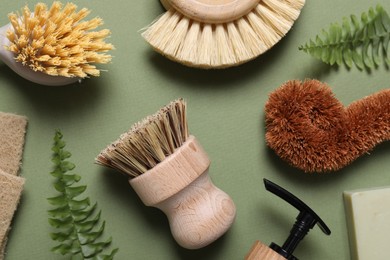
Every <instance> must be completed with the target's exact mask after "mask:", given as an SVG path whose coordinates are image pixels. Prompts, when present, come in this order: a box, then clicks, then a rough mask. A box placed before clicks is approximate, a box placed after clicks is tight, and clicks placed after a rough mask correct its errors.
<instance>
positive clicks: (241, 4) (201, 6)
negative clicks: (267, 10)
mask: <svg viewBox="0 0 390 260" xmlns="http://www.w3.org/2000/svg"><path fill="white" fill-rule="evenodd" d="M259 2H260V1H259V0H217V1H212V0H169V3H170V4H171V6H172V7H173V8H175V9H176V10H177V11H178V12H179V13H181V14H183V15H184V16H186V17H189V18H191V19H193V20H195V21H198V22H204V23H212V24H219V23H226V22H231V21H234V20H237V19H239V18H241V17H243V16H244V15H246V14H248V13H249V12H250V11H252V10H253V9H254V8H255V7H256V6H257V5H258V4H259Z"/></svg>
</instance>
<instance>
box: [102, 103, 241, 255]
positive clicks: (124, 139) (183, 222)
mask: <svg viewBox="0 0 390 260" xmlns="http://www.w3.org/2000/svg"><path fill="white" fill-rule="evenodd" d="M96 163H98V164H100V165H104V166H108V167H111V168H114V169H116V170H119V171H120V172H122V173H124V174H126V175H127V176H128V177H129V182H130V185H131V186H132V187H133V188H134V190H135V191H136V193H137V194H138V196H139V197H140V198H141V200H142V201H143V203H144V204H145V205H147V206H153V207H156V208H159V209H160V210H162V211H163V212H164V213H165V214H166V215H167V217H168V219H169V224H170V227H171V232H172V235H173V237H174V238H175V240H176V241H177V242H178V244H180V245H181V246H183V247H185V248H188V249H197V248H201V247H204V246H206V245H208V244H210V243H212V242H213V241H215V240H216V239H217V238H219V237H220V236H221V235H223V234H224V233H225V232H226V231H227V230H228V229H229V228H230V226H231V225H232V223H233V221H234V218H235V213H236V208H235V205H234V203H233V201H232V199H231V198H230V197H229V196H228V195H227V194H226V193H225V192H223V191H222V190H220V189H218V188H217V187H215V186H214V184H213V183H212V182H211V179H210V177H209V174H208V168H209V165H210V160H209V158H208V156H207V154H206V153H205V151H204V150H203V148H202V147H201V145H200V144H199V142H198V141H197V140H196V138H195V137H194V136H192V135H189V133H188V127H187V117H186V104H185V102H184V101H183V100H182V99H179V100H176V101H174V102H171V103H170V104H169V105H167V106H166V107H164V108H162V109H160V110H159V111H158V112H157V113H156V114H154V115H152V116H149V117H147V118H146V119H144V120H143V121H141V122H139V123H137V124H135V125H134V126H133V127H132V128H131V129H130V130H129V131H128V132H126V133H124V134H122V135H121V136H120V138H119V139H118V140H117V141H115V142H113V143H112V144H111V145H109V146H108V147H107V148H106V149H104V150H103V151H102V152H101V153H100V154H99V155H98V156H97V158H96Z"/></svg>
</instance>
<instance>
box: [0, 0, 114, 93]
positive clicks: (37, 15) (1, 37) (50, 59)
mask: <svg viewBox="0 0 390 260" xmlns="http://www.w3.org/2000/svg"><path fill="white" fill-rule="evenodd" d="M76 9H77V6H76V5H74V4H72V3H67V4H66V5H65V6H64V7H63V6H62V4H61V3H60V2H54V3H53V4H52V5H51V7H50V8H48V7H47V6H46V5H45V4H43V3H38V4H37V5H36V6H35V9H34V12H31V11H30V9H29V8H28V7H27V6H25V7H24V8H23V9H22V10H21V14H20V15H19V14H15V13H11V14H9V15H8V17H9V20H10V23H9V24H7V25H5V26H3V27H1V28H0V45H1V47H0V59H1V60H3V61H4V63H6V64H7V65H8V66H9V67H10V68H11V69H12V70H14V71H15V72H16V73H18V74H19V75H20V76H22V77H24V78H26V79H28V80H30V81H32V82H35V83H38V84H42V85H53V86H56V85H67V84H71V83H74V82H76V81H78V80H80V79H83V78H86V77H89V76H99V75H100V71H99V69H97V68H96V66H95V64H97V63H108V62H109V61H110V60H111V55H109V54H107V53H106V52H107V51H109V50H112V49H113V45H112V44H109V43H106V42H105V41H104V40H105V38H106V37H108V36H109V35H110V31H109V30H108V29H103V30H100V31H93V30H94V29H96V28H97V27H98V26H100V25H102V24H103V21H102V19H100V18H94V19H92V20H88V21H83V19H84V18H85V17H86V16H87V15H88V14H89V13H90V11H89V10H87V9H86V8H83V9H81V10H80V11H76Z"/></svg>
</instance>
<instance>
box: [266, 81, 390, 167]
mask: <svg viewBox="0 0 390 260" xmlns="http://www.w3.org/2000/svg"><path fill="white" fill-rule="evenodd" d="M389 100H390V89H385V90H382V91H379V92H377V93H375V94H373V95H370V96H368V97H365V98H363V99H361V100H358V101H355V102H353V103H351V104H350V105H349V106H348V107H344V106H343V104H341V103H340V101H338V100H337V99H336V97H335V96H334V94H333V93H332V90H331V88H330V87H329V86H328V85H326V84H325V83H322V82H319V81H317V80H306V81H304V82H301V81H297V80H295V81H288V82H286V83H285V84H283V85H282V86H281V87H279V88H278V89H277V90H275V91H274V92H273V93H271V94H270V97H269V100H268V102H267V103H266V105H265V113H266V130H267V132H266V135H265V137H266V141H267V144H268V145H269V147H271V148H272V149H273V150H274V151H275V152H276V154H277V155H279V156H280V157H281V158H282V159H284V160H286V161H287V162H288V163H290V164H291V165H292V166H295V167H297V168H299V169H301V170H303V171H305V172H326V171H335V170H339V169H341V168H343V167H344V166H346V165H348V164H350V163H351V162H352V161H354V160H355V159H356V158H358V157H359V156H361V155H363V154H365V153H368V152H369V151H370V150H371V149H373V148H374V147H375V146H376V145H377V144H379V143H381V142H383V141H387V140H389V139H390V102H389Z"/></svg>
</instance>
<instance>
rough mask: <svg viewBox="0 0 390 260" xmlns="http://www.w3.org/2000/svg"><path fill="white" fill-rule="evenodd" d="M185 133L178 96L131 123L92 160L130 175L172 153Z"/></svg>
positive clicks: (184, 123)
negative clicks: (127, 128)
mask: <svg viewBox="0 0 390 260" xmlns="http://www.w3.org/2000/svg"><path fill="white" fill-rule="evenodd" d="M188 136H189V133H188V127H187V116H186V103H185V101H184V100H183V99H178V100H176V101H173V102H171V103H170V104H168V105H167V106H165V107H163V108H161V109H160V110H159V111H158V112H157V113H156V114H154V115H151V116H148V117H146V118H145V119H143V120H142V121H141V122H138V123H136V124H134V125H133V126H132V127H131V129H130V130H129V131H128V132H126V133H124V134H122V135H121V136H120V138H119V139H118V140H116V141H115V142H113V143H112V144H110V145H109V146H108V147H107V148H106V149H104V150H103V151H102V152H100V154H99V155H98V156H97V158H96V159H95V161H96V163H97V164H100V165H103V166H107V167H110V168H114V169H117V170H119V171H120V172H122V173H124V174H126V175H128V176H129V177H131V178H134V177H137V176H139V175H141V174H142V173H145V172H146V171H148V170H150V169H152V168H153V167H155V166H156V165H157V164H158V163H160V162H162V161H163V160H164V159H165V158H166V157H168V156H169V155H171V154H173V153H174V152H175V151H176V149H178V148H179V147H181V146H182V145H183V143H185V141H186V140H187V138H188Z"/></svg>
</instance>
